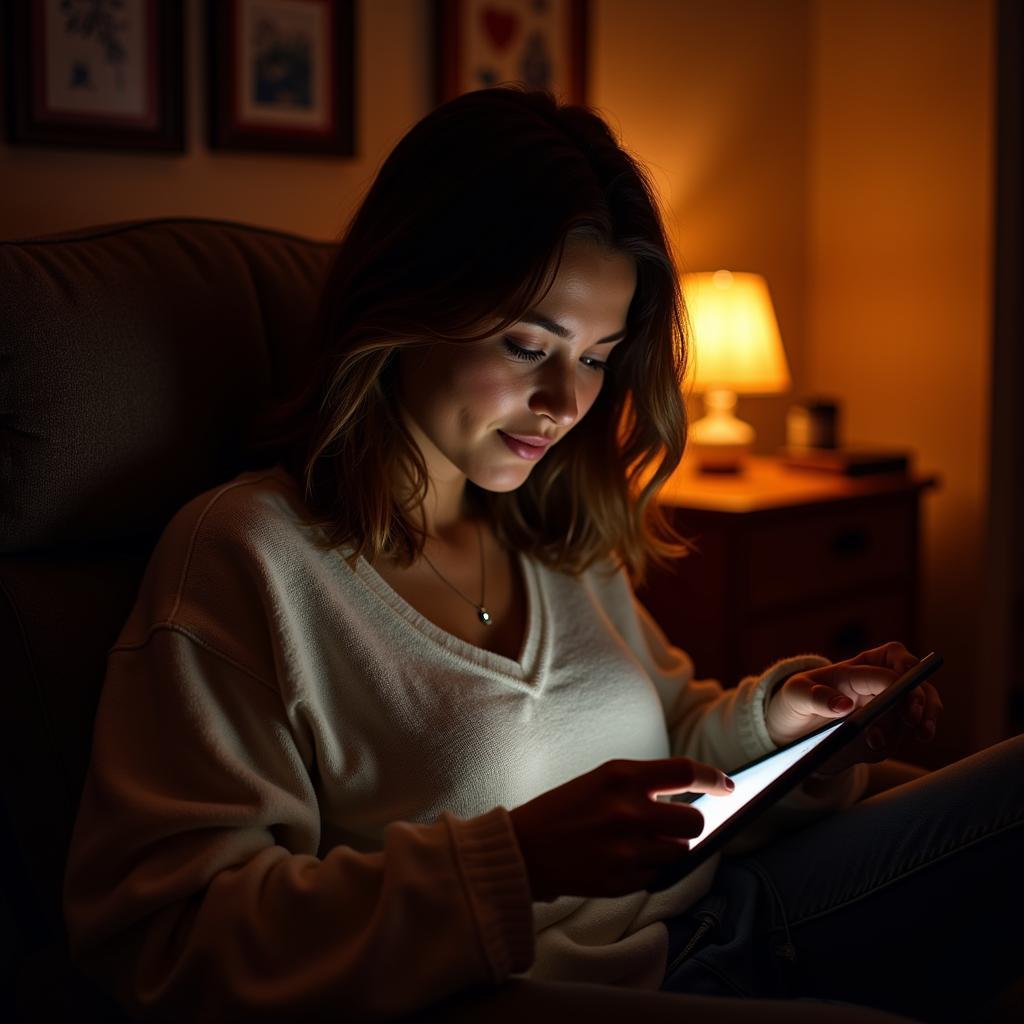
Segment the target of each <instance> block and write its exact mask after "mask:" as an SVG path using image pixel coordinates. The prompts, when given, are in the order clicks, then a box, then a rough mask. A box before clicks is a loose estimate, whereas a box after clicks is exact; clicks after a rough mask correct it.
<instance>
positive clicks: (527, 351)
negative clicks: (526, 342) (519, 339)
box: [502, 338, 544, 363]
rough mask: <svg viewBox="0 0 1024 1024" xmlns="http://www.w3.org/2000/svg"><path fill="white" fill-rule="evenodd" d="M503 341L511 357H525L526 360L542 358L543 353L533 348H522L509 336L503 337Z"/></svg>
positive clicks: (531, 360)
mask: <svg viewBox="0 0 1024 1024" xmlns="http://www.w3.org/2000/svg"><path fill="white" fill-rule="evenodd" d="M502 340H503V341H504V342H505V348H506V349H508V352H509V355H510V356H512V358H513V359H525V360H527V361H528V362H531V363H532V362H533V361H534V360H536V359H543V358H544V353H543V352H541V351H539V350H538V349H534V348H522V347H521V346H519V345H517V344H516V343H515V342H514V341H513V340H512V339H511V338H503V339H502Z"/></svg>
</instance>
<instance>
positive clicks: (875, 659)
mask: <svg viewBox="0 0 1024 1024" xmlns="http://www.w3.org/2000/svg"><path fill="white" fill-rule="evenodd" d="M920 660H921V659H920V658H917V657H915V656H914V655H913V654H911V653H910V651H908V650H907V649H906V647H904V646H903V644H901V643H900V642H899V641H898V640H890V641H889V643H885V644H882V645H881V646H880V647H873V648H872V649H871V650H870V651H864V652H863V653H862V654H858V655H857V656H856V657H855V658H850V659H849V662H847V664H851V665H882V666H885V667H886V668H891V669H892V670H893V671H894V672H897V673H898V674H899V675H903V673H904V672H909V671H910V670H911V669H912V668H913V667H914V666H915V665H916V664H917V663H918V662H919V661H920Z"/></svg>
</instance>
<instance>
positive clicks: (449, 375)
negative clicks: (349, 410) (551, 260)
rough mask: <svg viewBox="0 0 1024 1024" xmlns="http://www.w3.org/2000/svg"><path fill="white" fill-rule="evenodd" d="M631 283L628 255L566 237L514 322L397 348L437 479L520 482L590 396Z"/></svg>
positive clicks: (402, 391) (408, 411) (409, 408)
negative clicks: (470, 337) (497, 329)
mask: <svg viewBox="0 0 1024 1024" xmlns="http://www.w3.org/2000/svg"><path fill="white" fill-rule="evenodd" d="M635 288H636V268H635V265H634V262H633V259H632V258H631V257H629V256H626V255H623V254H622V253H616V252H610V251H609V250H607V249H605V248H604V247H603V246H600V245H598V244H597V243H595V242H590V241H581V240H575V239H570V240H569V242H568V243H567V245H566V247H565V253H564V256H563V259H562V263H561V266H560V267H559V270H558V274H557V276H556V277H555V280H554V283H553V284H552V286H551V289H550V290H549V291H548V293H547V294H546V295H545V296H544V297H543V299H541V300H540V301H539V302H538V303H537V305H536V306H535V307H534V308H533V309H532V310H531V311H530V312H529V313H528V314H527V315H526V316H524V317H523V319H522V320H520V321H519V322H518V323H515V324H513V325H512V326H511V327H509V328H507V329H506V330H504V331H502V332H501V333H499V334H495V335H494V336H493V337H491V338H486V339H484V340H483V341H481V342H476V343H469V344H467V343H462V344H447V343H439V344H435V345H430V346H426V347H424V348H422V349H407V350H405V351H403V352H402V354H401V356H400V357H399V397H400V402H401V406H402V409H403V412H404V414H405V420H406V423H407V424H408V426H409V429H410V430H411V432H412V435H413V437H414V438H415V440H416V443H417V444H418V445H419V448H420V451H421V452H422V453H423V457H424V459H425V460H426V463H427V470H428V472H429V474H430V478H431V480H432V481H433V482H434V483H435V485H436V484H443V483H444V482H448V483H452V484H454V483H457V482H458V481H459V480H460V479H466V478H468V479H469V480H472V481H473V483H475V484H476V485H477V486H479V487H482V488H484V489H485V490H489V491H511V490H514V489H515V488H517V487H519V486H520V485H521V484H522V483H523V482H524V481H525V480H526V478H527V477H528V476H529V474H530V471H531V470H532V469H533V467H534V466H535V465H536V464H537V462H538V461H539V460H540V459H541V458H543V457H544V453H545V451H546V450H547V448H548V447H550V446H551V445H552V444H557V443H558V442H559V441H560V440H561V439H562V438H563V437H565V435H566V434H567V433H568V432H569V431H570V430H572V428H573V427H574V426H575V425H576V424H577V423H579V421H580V420H581V419H583V417H584V416H585V415H586V414H587V411H588V410H589V409H590V407H591V406H592V405H593V404H594V400H595V399H596V398H597V395H598V392H599V391H600V390H601V384H602V381H603V379H604V373H605V371H604V369H603V365H604V363H605V362H606V361H607V359H608V357H609V355H610V354H611V352H612V350H613V349H614V348H615V346H616V345H617V344H618V343H619V341H620V339H621V338H622V336H623V334H624V333H625V327H626V313H627V311H628V310H629V304H630V302H631V301H632V299H633V292H634V290H635Z"/></svg>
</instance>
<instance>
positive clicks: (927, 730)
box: [921, 722, 935, 740]
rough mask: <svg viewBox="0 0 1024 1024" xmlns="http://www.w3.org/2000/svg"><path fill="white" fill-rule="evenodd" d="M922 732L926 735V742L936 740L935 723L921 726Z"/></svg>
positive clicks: (926, 723)
mask: <svg viewBox="0 0 1024 1024" xmlns="http://www.w3.org/2000/svg"><path fill="white" fill-rule="evenodd" d="M921 731H922V732H923V733H924V738H925V739H926V740H930V739H934V738H935V723H934V722H925V723H924V725H922V726H921Z"/></svg>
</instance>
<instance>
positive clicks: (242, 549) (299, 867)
mask: <svg viewBox="0 0 1024 1024" xmlns="http://www.w3.org/2000/svg"><path fill="white" fill-rule="evenodd" d="M303 514H304V512H303V508H302V504H301V498H300V494H299V490H298V488H297V486H296V484H295V482H294V481H293V480H292V479H291V478H290V477H289V476H288V475H287V474H286V473H285V472H284V471H283V470H282V469H280V468H279V467H275V468H274V469H272V470H267V471H261V472H250V473H244V474H242V475H241V476H239V477H237V478H236V479H235V480H233V481H231V482H230V483H228V484H226V485H224V486H222V487H219V488H217V489H215V490H213V491H210V492H208V493H206V494H203V495H200V496H199V497H197V498H196V499H194V500H193V501H191V502H190V503H189V504H188V505H186V506H185V508H183V509H182V510H181V511H180V512H179V513H178V514H177V515H176V516H175V517H174V519H173V520H172V521H171V523H170V524H169V525H168V527H167V529H166V531H165V532H164V534H163V536H162V538H161V540H160V542H159V544H158V546H157V548H156V550H155V552H154V554H153V557H152V559H151V562H150V564H149V566H148V569H147V571H146V574H145V577H144V579H143V582H142V586H141V588H140V592H139V594H138V598H137V601H136V605H135V607H134V610H133V611H132V614H131V616H130V618H129V620H128V622H127V623H126V624H125V626H124V629H123V630H122V632H121V635H120V637H119V639H118V642H117V644H116V645H115V646H114V647H113V649H112V650H111V652H110V655H109V660H108V667H107V676H106V680H105V683H104V688H103V694H102V698H101V701H100V706H99V710H98V715H97V720H96V726H95V733H94V741H93V751H92V761H91V764H90V767H89V772H88V776H87V779H86V784H85V790H84V793H83V796H82V802H81V806H80V808H79V814H78V819H77V823H76V827H75V832H74V837H73V842H72V848H71V853H70V858H69V862H68V867H67V874H66V878H65V894H64V902H65V914H66V921H67V926H68V934H69V938H70V942H71V949H72V954H73V956H74V957H75V959H76V961H77V962H78V963H79V965H80V966H81V967H82V968H83V970H85V971H86V972H87V973H89V974H91V975H92V976H93V977H94V978H95V979H96V980H97V981H99V982H100V984H102V985H103V986H104V987H106V988H107V989H108V990H110V991H112V992H113V993H114V994H115V995H116V997H117V998H118V999H119V1000H120V1001H121V1002H122V1003H123V1004H124V1005H125V1006H126V1007H128V1008H129V1009H130V1010H131V1011H133V1012H135V1013H137V1014H140V1015H143V1016H146V1015H151V1016H153V1017H157V1018H159V1019H161V1020H166V1019H170V1020H174V1019H180V1020H183V1021H185V1020H187V1021H190V1022H199V1021H227V1020H237V1019H246V1020H276V1021H280V1020H289V1021H291V1020H300V1019H323V1020H383V1019H389V1018H392V1017H395V1016H400V1015H402V1014H405V1013H409V1012H412V1011H414V1010H415V1009H417V1008H419V1007H422V1006H425V1005H427V1004H429V1003H430V1002H433V1001H435V1000H437V999H440V998H442V997H444V996H446V995H449V994H451V993H454V992H456V991H457V990H459V989H462V988H465V987H467V986H469V985H474V984H487V983H496V982H501V981H502V980H504V979H506V978H508V977H509V976H510V975H512V974H523V973H528V974H530V975H531V976H535V977H543V978H557V979H563V980H586V981H601V982H605V983H610V984H617V985H626V986H638V987H650V988H655V987H657V986H658V985H659V984H660V982H661V978H662V974H663V971H664V968H665V955H666V935H667V932H666V929H665V926H664V925H663V924H662V923H661V922H662V921H663V920H664V919H665V918H667V917H669V916H671V915H674V914H677V913H679V912H681V911H682V910H684V909H685V908H686V907H687V906H689V905H690V904H691V903H692V902H693V901H694V900H695V899H697V898H699V897H700V896H701V895H703V893H704V892H705V891H706V890H707V888H708V887H709V886H710V884H711V880H712V877H713V874H714V870H715V864H716V861H717V858H714V859H711V860H709V861H708V862H707V863H706V864H704V865H703V866H702V867H701V868H700V869H698V870H697V871H696V872H694V873H693V874H691V875H690V876H689V877H687V878H685V879H683V880H682V881H681V882H680V883H678V884H677V885H675V886H674V887H672V888H671V889H668V890H666V891H664V892H661V893H658V894H654V895H651V894H649V893H646V892H637V893H633V894H631V895H628V896H624V897H620V898H616V899H580V898H575V897H563V898H561V899H559V900H556V901H554V902H552V903H545V904H541V903H538V904H532V903H531V900H530V894H529V890H528V886H527V879H526V874H525V869H524V866H523V862H522V859H521V856H520V853H519V849H518V846H517V844H516V839H515V835H514V833H513V831H512V828H511V826H510V822H509V817H508V812H507V809H508V808H513V807H515V806H517V805H518V804H521V803H523V802H525V801H527V800H529V799H531V798H532V797H534V796H536V795H537V794H539V793H541V792H544V791H545V790H548V789H551V788H553V787H554V786H557V785H559V784H560V783H562V782H565V781H567V780H569V779H571V778H573V777H575V776H578V775H580V774H582V773H584V772H587V771H589V770H590V769H592V768H594V767H596V766H597V765H599V764H601V763H603V762H604V761H607V760H610V759H612V758H636V759H640V758H661V757H667V756H669V755H670V754H677V755H686V756H690V757H694V758H697V759H700V760H702V761H708V762H711V763H713V764H716V765H718V766H719V767H721V768H723V769H726V770H729V769H732V768H735V767H736V766H737V765H739V764H741V763H743V762H744V761H747V760H749V759H751V758H753V757H756V756H758V755H760V754H762V753H764V752H765V751H767V750H770V749H772V747H773V744H772V743H771V740H770V739H769V737H768V734H767V732H766V729H765V719H764V704H765V696H766V693H767V691H768V689H769V688H770V687H771V686H772V684H773V683H774V682H775V681H776V680H779V679H781V678H783V677H784V676H785V675H787V674H789V673H791V672H794V671H798V670H800V669H801V668H803V667H810V666H816V665H819V664H822V663H823V659H820V658H817V657H815V656H806V657H802V658H795V659H789V660H787V661H785V662H782V663H780V664H778V665H776V666H773V667H772V668H771V669H770V670H768V671H767V672H766V673H765V674H764V675H762V676H761V677H760V678H753V677H751V678H748V679H745V680H743V681H742V682H740V684H739V685H738V686H737V687H735V688H733V689H729V690H723V689H722V687H721V686H720V685H719V684H718V683H717V682H714V681H696V680H694V679H693V667H692V665H691V662H690V660H689V658H688V657H687V656H686V655H685V654H684V653H683V652H681V651H679V650H678V649H676V648H673V647H671V646H669V645H668V644H667V642H666V641H665V639H664V637H663V635H662V634H661V632H660V630H659V629H658V627H657V626H656V625H655V624H654V622H653V620H652V619H651V618H650V617H649V616H648V615H647V613H646V612H645V611H644V609H643V608H642V606H640V605H639V604H638V602H637V601H636V599H635V597H634V595H633V592H632V590H631V588H630V585H629V582H628V580H627V578H626V576H625V574H624V573H623V572H622V571H619V572H609V571H607V570H606V569H605V570H603V571H601V570H598V569H593V570H591V571H589V572H588V573H586V574H585V575H584V576H583V577H582V578H581V579H575V580H574V579H572V578H571V577H569V576H566V575H564V574H560V573H556V572H553V571H550V570H548V569H545V568H543V567H542V566H540V565H538V564H537V563H536V562H534V561H532V560H530V559H528V558H525V557H523V558H522V559H521V564H522V568H523V573H524V577H525V581H526V588H527V594H528V600H529V609H528V627H527V634H526V639H525V641H524V646H523V650H522V652H521V655H520V657H519V659H518V660H516V661H513V660H511V659H509V658H505V657H502V656H500V655H497V654H493V653H490V652H487V651H484V650H482V649H480V648H477V647H474V646H472V645H470V644H468V643H465V642H464V641H462V640H460V639H458V638H456V637H454V636H452V635H451V634H449V633H446V632H444V631H443V630H441V629H440V628H438V627H437V626H435V625H433V624H432V623H431V622H430V621H428V620H427V619H426V618H424V617H423V616H422V615H420V614H419V613H418V612H417V611H415V610H414V609H413V608H412V607H411V606H410V605H408V604H407V603H406V602H405V601H404V600H403V599H402V598H401V597H399V596H398V594H397V593H396V592H395V591H394V590H392V589H391V588H390V587H389V586H388V585H387V584H386V583H385V582H384V581H383V579H382V578H381V577H380V576H379V575H378V574H377V573H376V572H375V571H374V570H373V569H372V568H371V567H370V565H369V564H368V563H366V562H365V561H363V560H360V562H359V563H358V565H357V570H356V571H355V572H353V571H352V570H351V569H349V567H348V566H347V565H346V563H345V562H344V560H343V558H342V557H341V556H340V555H339V554H338V553H325V552H323V551H320V550H318V549H317V548H316V547H315V546H314V543H313V540H314V538H315V537H319V536H322V535H321V534H320V533H319V532H318V531H316V530H314V529H313V528H310V527H308V526H306V525H304V523H303V522H302V517H303ZM863 781H864V779H863V775H862V774H861V773H859V772H857V771H854V772H848V773H846V774H845V775H844V776H842V777H840V778H839V780H838V781H837V785H836V792H835V793H833V794H832V795H831V796H830V797H828V798H822V797H818V798H813V799H812V798H811V797H810V796H808V795H806V794H803V793H798V794H795V795H794V797H793V798H791V799H790V800H788V801H787V802H786V806H783V807H780V808H779V813H778V814H776V815H775V816H774V819H775V821H774V825H773V823H772V821H771V820H768V821H766V826H767V828H768V831H767V832H766V833H765V835H763V836H761V837H760V838H761V839H763V838H765V836H766V835H770V834H771V830H772V828H779V827H788V826H789V824H790V823H791V822H792V820H793V819H794V818H797V819H799V818H802V817H806V816H808V815H816V814H820V813H822V811H823V810H826V809H828V808H830V807H837V806H842V805H845V804H848V803H850V802H852V801H853V799H855V798H856V796H857V795H858V794H859V791H860V789H861V788H862V786H863ZM770 818H771V816H769V819H770ZM780 822H781V824H780Z"/></svg>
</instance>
